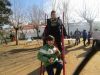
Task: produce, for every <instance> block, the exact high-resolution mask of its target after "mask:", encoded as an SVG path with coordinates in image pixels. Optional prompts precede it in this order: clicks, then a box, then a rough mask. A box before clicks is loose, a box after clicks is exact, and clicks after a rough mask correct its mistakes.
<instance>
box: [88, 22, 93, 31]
mask: <svg viewBox="0 0 100 75" xmlns="http://www.w3.org/2000/svg"><path fill="white" fill-rule="evenodd" d="M92 23H93V22H89V25H90V32H91V33H92Z"/></svg>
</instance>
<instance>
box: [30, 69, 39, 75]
mask: <svg viewBox="0 0 100 75" xmlns="http://www.w3.org/2000/svg"><path fill="white" fill-rule="evenodd" d="M28 75H40V68H38V69H36V70H34V71H32V72H31V73H29V74H28Z"/></svg>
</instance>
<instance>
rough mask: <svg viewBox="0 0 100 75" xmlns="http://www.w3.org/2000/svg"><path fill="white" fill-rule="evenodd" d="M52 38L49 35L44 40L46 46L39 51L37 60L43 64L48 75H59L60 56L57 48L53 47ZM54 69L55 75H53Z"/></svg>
mask: <svg viewBox="0 0 100 75" xmlns="http://www.w3.org/2000/svg"><path fill="white" fill-rule="evenodd" d="M54 41H55V40H54V37H53V36H51V35H49V36H48V37H47V38H46V44H45V45H44V46H43V47H42V48H41V49H40V51H39V53H38V59H39V60H40V61H42V62H43V63H44V66H45V67H46V71H47V73H48V75H61V70H62V67H63V65H62V61H59V59H58V58H59V56H60V55H61V53H60V51H59V50H58V48H57V47H55V46H54ZM54 68H56V73H55V74H54V70H53V69H54Z"/></svg>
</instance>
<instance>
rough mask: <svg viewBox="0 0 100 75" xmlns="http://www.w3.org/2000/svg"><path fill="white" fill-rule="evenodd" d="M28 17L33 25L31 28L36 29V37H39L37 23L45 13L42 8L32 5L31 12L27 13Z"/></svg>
mask: <svg viewBox="0 0 100 75" xmlns="http://www.w3.org/2000/svg"><path fill="white" fill-rule="evenodd" d="M29 19H30V22H31V24H32V25H33V27H34V28H33V29H36V32H37V37H38V38H39V32H40V30H39V25H40V22H41V21H42V20H44V19H45V13H44V11H43V10H42V8H39V7H37V6H35V5H33V7H32V9H31V12H30V13H29Z"/></svg>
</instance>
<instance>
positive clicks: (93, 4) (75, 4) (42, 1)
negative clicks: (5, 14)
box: [10, 0, 100, 21]
mask: <svg viewBox="0 0 100 75" xmlns="http://www.w3.org/2000/svg"><path fill="white" fill-rule="evenodd" d="M10 1H11V4H12V9H13V7H14V5H15V4H17V6H18V7H17V8H19V7H20V8H22V9H24V10H27V9H30V7H32V6H33V5H37V6H39V7H43V10H44V11H45V12H46V13H47V14H48V15H49V16H50V11H51V10H52V9H56V10H57V16H62V13H61V12H62V10H60V11H59V9H58V6H60V7H62V6H61V3H62V2H66V1H67V0H56V7H55V8H54V7H52V6H53V3H52V2H54V1H55V0H10ZM83 1H84V2H85V3H86V5H87V7H88V9H90V10H91V9H93V10H94V11H95V12H98V15H97V16H96V20H99V21H100V14H99V10H100V8H99V7H100V0H70V1H69V13H70V14H69V17H71V18H72V19H73V20H74V19H75V20H76V19H77V20H78V19H80V17H79V15H77V12H79V11H81V9H82V7H83V6H82V5H83ZM57 5H58V6H57ZM23 13H24V12H23Z"/></svg>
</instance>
